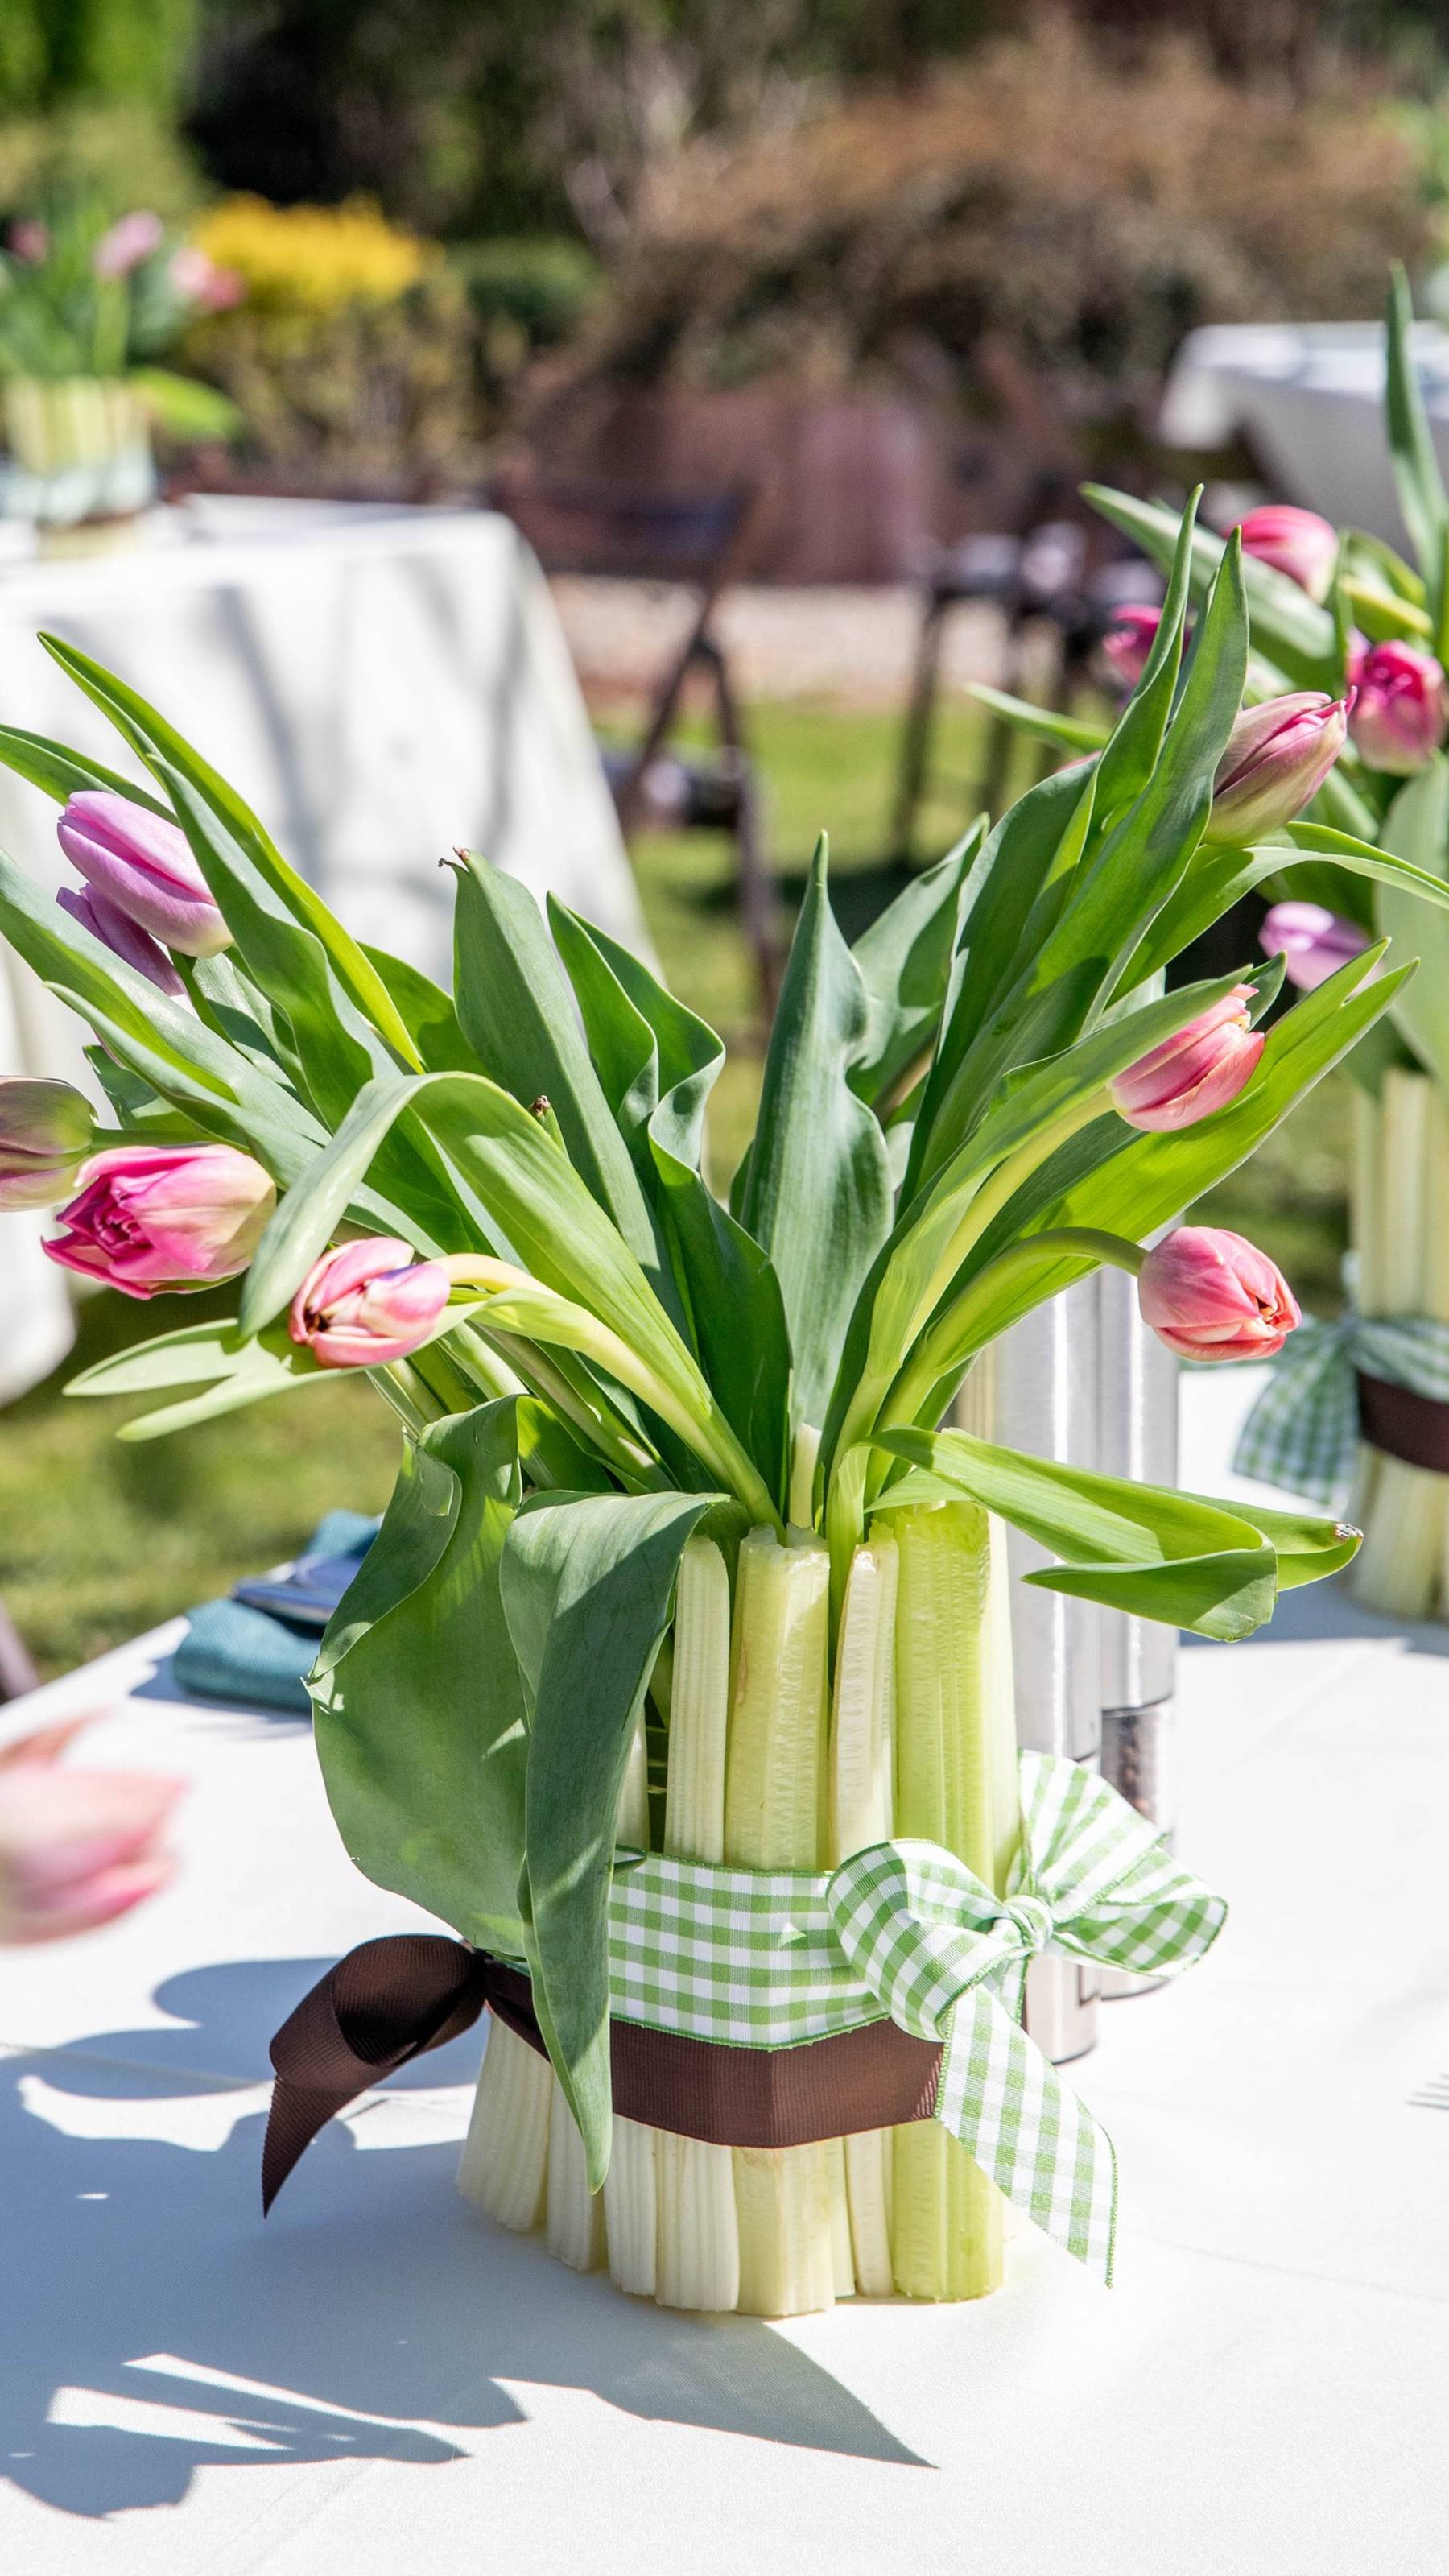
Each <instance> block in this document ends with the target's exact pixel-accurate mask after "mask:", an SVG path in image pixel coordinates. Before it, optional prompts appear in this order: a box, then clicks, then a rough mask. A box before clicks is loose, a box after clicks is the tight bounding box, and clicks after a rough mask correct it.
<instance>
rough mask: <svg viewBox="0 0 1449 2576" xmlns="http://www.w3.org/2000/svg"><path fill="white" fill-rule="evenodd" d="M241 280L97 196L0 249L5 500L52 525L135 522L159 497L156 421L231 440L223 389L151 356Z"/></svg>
mask: <svg viewBox="0 0 1449 2576" xmlns="http://www.w3.org/2000/svg"><path fill="white" fill-rule="evenodd" d="M240 292H241V281H240V280H239V279H238V278H236V277H234V276H233V275H232V273H231V272H230V271H228V270H226V269H224V268H222V267H220V266H218V264H217V263H216V262H215V261H213V260H212V259H210V258H209V257H208V256H207V255H206V253H205V252H204V251H202V250H201V249H199V248H197V247H196V246H195V245H194V244H188V243H184V242H176V241H173V240H171V239H169V238H168V236H167V233H166V229H165V227H164V225H163V224H162V222H161V219H160V217H159V216H158V215H154V214H151V213H149V212H147V211H145V210H144V209H141V208H138V209H136V210H135V211H134V212H132V213H130V214H125V215H122V216H120V217H119V218H118V219H117V220H116V221H115V222H108V221H107V219H106V216H105V213H104V210H103V208H102V207H101V205H100V204H99V202H98V201H97V200H96V199H94V198H93V197H91V196H90V195H87V194H84V193H79V192H72V193H68V194H63V195H58V196H57V197H56V198H55V200H54V202H53V203H52V204H51V205H50V206H48V207H47V208H46V209H45V211H44V212H42V213H37V214H34V215H31V216H28V217H26V218H25V219H24V220H22V221H20V222H18V223H15V224H13V225H12V226H11V228H10V233H9V236H8V240H7V243H6V246H5V249H4V250H3V251H0V405H3V417H4V426H5V437H6V443H7V445H8V447H9V450H10V464H9V467H8V470H7V472H6V475H5V481H4V487H3V489H4V506H5V508H6V510H7V511H8V512H9V514H10V515H11V516H18V517H24V518H31V519H34V520H36V521H38V522H39V523H40V524H41V525H42V526H50V527H61V528H64V527H71V526H74V525H76V524H78V523H79V522H82V521H91V520H112V521H115V520H122V521H123V520H126V519H128V518H131V517H134V515H135V514H136V512H138V511H139V510H142V509H144V508H145V506H146V505H147V503H148V502H149V501H150V500H151V499H152V498H153V497H154V494H155V488H156V478H155V470H154V467H153V464H152V460H151V444H150V431H151V425H152V423H153V422H157V423H159V424H160V425H161V426H162V427H163V428H164V429H166V430H168V431H171V432H173V433H174V434H175V435H177V436H179V437H183V438H218V437H229V436H231V435H232V434H233V432H234V431H235V428H236V426H237V419H238V415H237V413H236V411H235V409H234V407H233V405H232V404H231V403H230V402H229V401H228V400H227V399H226V397H225V396H224V395H221V394H218V393H217V392H215V391H214V389H213V388H211V387H210V386H207V385H202V384H198V383H197V382H196V381H195V380H194V379H193V378H191V377H188V376H181V375H176V374H173V373H172V372H171V371H170V370H169V369H167V368H164V367H161V366H158V365H157V364H156V363H155V361H156V360H157V359H158V358H159V357H160V356H161V355H162V353H163V352H164V351H165V350H166V349H168V348H169V347H170V346H171V343H172V342H173V341H174V340H175V339H176V338H177V337H178V335H179V334H180V332H181V331H182V330H183V329H184V328H185V326H186V325H187V323H188V322H190V321H191V320H192V318H193V317H194V316H195V315H196V314H197V313H199V312H203V311H217V310H220V309H221V308H222V307H223V306H224V305H226V304H229V303H231V302H234V301H235V299H236V297H237V295H238V294H239V293H240Z"/></svg>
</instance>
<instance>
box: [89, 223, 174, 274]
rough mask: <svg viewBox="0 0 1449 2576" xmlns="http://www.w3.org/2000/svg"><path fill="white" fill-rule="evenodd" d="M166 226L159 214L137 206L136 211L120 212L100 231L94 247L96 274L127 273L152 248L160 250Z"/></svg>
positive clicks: (148, 253)
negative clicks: (129, 213) (106, 230)
mask: <svg viewBox="0 0 1449 2576" xmlns="http://www.w3.org/2000/svg"><path fill="white" fill-rule="evenodd" d="M165 236H166V227H165V225H164V224H163V223H162V221H161V218H160V216H159V215H153V214H150V213H148V212H145V211H143V210H142V209H140V208H138V209H137V211H136V212H135V214H132V215H120V216H118V217H117V219H116V221H115V223H113V224H112V226H111V228H110V231H109V232H105V233H102V235H101V238H100V240H99V241H98V242H97V244H96V247H95V271H96V275H97V277H129V276H130V274H131V271H132V269H133V268H139V267H140V265H141V262H142V260H143V259H149V258H150V256H151V253H152V252H153V250H159V249H160V247H161V244H162V242H163V240H164V239H165Z"/></svg>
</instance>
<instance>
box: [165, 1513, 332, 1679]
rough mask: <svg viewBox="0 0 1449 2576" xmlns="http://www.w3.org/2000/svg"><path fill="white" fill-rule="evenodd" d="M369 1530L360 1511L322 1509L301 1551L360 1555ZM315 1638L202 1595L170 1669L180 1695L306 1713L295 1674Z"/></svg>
mask: <svg viewBox="0 0 1449 2576" xmlns="http://www.w3.org/2000/svg"><path fill="white" fill-rule="evenodd" d="M376 1531H377V1523H376V1521H375V1520H370V1519H369V1518H368V1517H367V1515H366V1514H365V1513H364V1512H329V1513H328V1514H327V1516H326V1518H325V1520H322V1521H319V1523H318V1525H317V1527H316V1529H315V1530H314V1531H313V1533H312V1536H311V1538H310V1539H309V1541H308V1543H307V1547H306V1549H305V1551H304V1553H305V1554H306V1555H307V1556H309V1557H319V1556H326V1557H353V1558H356V1559H358V1560H359V1561H360V1560H361V1558H362V1557H363V1556H364V1555H365V1553H366V1551H367V1549H368V1548H369V1547H370V1546H371V1544H372V1541H373V1538H374V1536H375V1535H376ZM319 1643H320V1640H319V1637H318V1633H317V1630H316V1628H315V1627H308V1628H301V1627H292V1626H291V1625H290V1624H289V1623H288V1621H287V1620H285V1619H278V1618H274V1617H272V1615H271V1614H270V1612H268V1611H265V1610H253V1609H251V1608H250V1607H249V1606H248V1605H247V1603H246V1602H244V1601H231V1600H225V1601H206V1602H203V1603H202V1605H201V1608H200V1609H199V1610H193V1611H192V1613H191V1625H190V1627H189V1628H188V1630H187V1632H186V1635H185V1636H184V1637H183V1638H182V1640H181V1643H180V1645H179V1646H178V1647H177V1649H176V1652H175V1655H174V1656H173V1658H172V1671H173V1673H174V1675H175V1679H176V1684H177V1687H178V1689H180V1690H182V1691H184V1692H185V1693H186V1696H187V1698H188V1699H220V1700H231V1701H233V1702H236V1703H239V1704H240V1705H241V1706H242V1707H244V1708H266V1709H276V1710H277V1711H278V1712H279V1713H280V1714H282V1715H284V1716H287V1717H307V1716H308V1715H310V1713H311V1702H310V1700H309V1699H308V1697H307V1692H306V1688H305V1685H304V1680H303V1676H304V1675H305V1674H307V1673H309V1672H310V1671H311V1669H312V1666H313V1664H314V1663H315V1661H316V1659H317V1648H318V1645H319Z"/></svg>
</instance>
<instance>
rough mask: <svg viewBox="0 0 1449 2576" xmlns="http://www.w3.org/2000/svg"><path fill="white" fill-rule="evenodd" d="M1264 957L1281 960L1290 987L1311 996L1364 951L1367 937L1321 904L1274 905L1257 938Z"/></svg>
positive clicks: (1354, 922)
mask: <svg viewBox="0 0 1449 2576" xmlns="http://www.w3.org/2000/svg"><path fill="white" fill-rule="evenodd" d="M1258 937H1259V941H1260V944H1261V946H1262V949H1263V953H1264V955H1265V956H1266V957H1281V958H1282V960H1283V966H1284V972H1285V974H1286V975H1287V978H1288V981H1289V983H1290V984H1292V985H1294V986H1295V987H1296V988H1297V990H1298V991H1299V992H1300V993H1312V992H1314V991H1316V990H1317V987H1318V986H1319V985H1320V984H1326V983H1327V981H1328V978H1329V976H1330V975H1336V974H1337V972H1338V969H1339V967H1340V966H1343V965H1345V964H1346V963H1347V961H1348V959H1349V958H1350V957H1357V956H1359V955H1360V954H1361V952H1362V951H1363V950H1364V949H1365V948H1367V946H1368V944H1369V935H1368V932H1367V931H1366V930H1360V928H1359V926H1358V923H1357V922H1356V921H1344V920H1342V919H1341V918H1340V916H1339V914H1338V913H1336V912H1330V911H1329V910H1328V909H1327V906H1326V905H1324V904H1321V903H1275V904H1274V906H1273V909H1272V911H1271V912H1270V913H1269V914H1268V917H1267V919H1266V920H1265V922H1264V924H1263V927H1262V929H1261V931H1260V932H1259V934H1258Z"/></svg>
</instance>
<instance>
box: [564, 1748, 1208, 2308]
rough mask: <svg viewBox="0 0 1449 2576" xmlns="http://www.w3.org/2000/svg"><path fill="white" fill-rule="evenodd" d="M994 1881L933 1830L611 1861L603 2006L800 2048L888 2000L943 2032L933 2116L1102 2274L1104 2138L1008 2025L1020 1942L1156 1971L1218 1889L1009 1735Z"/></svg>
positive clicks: (1108, 2149)
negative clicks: (817, 1847)
mask: <svg viewBox="0 0 1449 2576" xmlns="http://www.w3.org/2000/svg"><path fill="white" fill-rule="evenodd" d="M1020 1765H1021V1804H1022V1833H1021V1843H1020V1848H1019V1851H1018V1856H1017V1860H1016V1863H1015V1865H1014V1867H1013V1870H1012V1873H1011V1881H1010V1885H1009V1888H1008V1890H1007V1893H1006V1895H1005V1896H996V1895H995V1894H993V1892H992V1890H991V1889H990V1888H988V1887H986V1886H984V1885H983V1883H982V1881H981V1880H980V1879H979V1878H977V1877H976V1875H975V1873H974V1872H973V1871H972V1870H970V1869H968V1868H967V1867H966V1864H965V1862H964V1861H959V1860H957V1859H956V1858H955V1857H954V1856H953V1854H952V1853H950V1852H948V1851H943V1850H942V1849H941V1847H940V1846H939V1845H938V1844H936V1843H929V1842H913V1841H897V1842H886V1843H877V1844H875V1845H874V1846H873V1847H872V1848H871V1849H870V1850H868V1851H861V1852H857V1853H856V1854H855V1855H854V1857H853V1858H852V1859H850V1860H848V1861H845V1862H843V1863H842V1865H841V1866H840V1868H839V1869H837V1870H835V1871H833V1872H831V1873H830V1874H828V1875H826V1874H824V1873H822V1874H820V1875H815V1876H807V1875H805V1874H804V1873H798V1872H793V1871H783V1870H781V1871H768V1872H767V1871H759V1872H757V1871H752V1870H737V1869H719V1868H710V1867H706V1866H704V1865H703V1864H701V1863H697V1862H693V1861H680V1860H670V1859H667V1858H665V1857H663V1856H662V1855H660V1854H658V1853H650V1854H646V1855H643V1856H641V1857H640V1858H639V1859H638V1860H637V1861H633V1862H630V1863H628V1864H621V1866H620V1867H619V1868H618V1869H617V1870H616V1872H615V1876H614V1882H613V1893H612V1896H611V1900H610V1908H609V1965H610V2003H611V2010H612V2011H613V2012H614V2013H615V2014H616V2015H617V2016H618V2017H619V2018H620V2019H621V2020H624V2021H634V2022H644V2023H647V2024H649V2025H651V2026H652V2027H654V2028H656V2029H660V2030H668V2031H678V2032H681V2033H683V2034H684V2035H685V2036H686V2037H687V2038H691V2039H703V2040H714V2041H716V2042H718V2043H721V2044H723V2045H727V2046H733V2047H746V2048H793V2047H798V2046H799V2045H800V2044H801V2043H802V2042H804V2041H807V2040H813V2039H823V2038H826V2037H828V2036H829V2035H830V2034H831V2033H833V2032H837V2031H843V2030H850V2029H854V2028H857V2027H858V2026H859V2025H860V2024H861V2023H864V2022H871V2021H879V2020H881V2019H882V2018H889V2019H890V2020H892V2021H894V2022H896V2023H898V2024H899V2026H900V2027H901V2029H903V2030H907V2031H910V2032H912V2033H913V2034H914V2036H915V2037H917V2038H919V2039H928V2040H937V2041H940V2042H942V2043H943V2045H944V2055H943V2057H942V2061H941V2073H940V2079H939V2082H938V2085H937V2090H936V2100H935V2103H934V2105H933V2112H932V2116H933V2117H934V2118H935V2119H937V2120H939V2121H940V2122H941V2123H942V2125H943V2126H944V2127H945V2128H947V2129H949V2130H950V2131H951V2133H952V2134H953V2136H955V2137H957V2138H959V2139H960V2141H961V2143H962V2145H963V2146H964V2147H965V2148H966V2149H967V2151H968V2153H969V2154H970V2155H972V2156H973V2157H974V2158H975V2160H976V2162H977V2163H978V2164H979V2165H981V2166H982V2167H983V2168H984V2170H985V2171H986V2172H987V2173H988V2174H990V2175H991V2177H992V2179H993V2181H994V2182H996V2183H997V2184H998V2185H999V2186H1000V2188H1001V2190H1002V2191H1003V2192H1004V2193H1005V2194H1006V2196H1007V2198H1008V2199H1009V2200H1012V2201H1015V2203H1016V2204H1017V2206H1018V2207H1019V2208H1021V2209H1023V2210H1025V2212H1026V2214H1027V2216H1028V2217H1029V2218H1032V2219H1034V2220H1035V2222H1036V2224H1037V2225H1038V2226H1039V2227H1042V2228H1044V2229H1045V2230H1046V2232H1047V2234H1048V2235H1050V2236H1054V2237H1056V2238H1057V2240H1058V2242H1059V2243H1061V2244H1063V2245H1065V2246H1066V2247H1067V2248H1068V2250H1069V2252H1071V2253H1073V2254H1075V2255H1076V2256H1077V2257H1078V2258H1079V2260H1081V2261H1082V2262H1084V2263H1087V2264H1089V2265H1090V2266H1091V2267H1092V2268H1093V2269H1094V2270H1095V2271H1097V2272H1099V2273H1101V2275H1102V2277H1103V2278H1104V2279H1106V2280H1110V2279H1111V2276H1112V2245H1113V2237H1114V2232H1115V2226H1116V2198H1117V2168H1116V2158H1115V2155H1114V2154H1113V2150H1112V2143H1111V2140H1110V2139H1109V2138H1108V2136H1107V2134H1106V2131H1105V2130H1104V2129H1102V2128H1101V2127H1100V2126H1099V2124H1098V2123H1097V2121H1096V2120H1094V2119H1093V2117H1092V2115H1091V2113H1090V2111H1088V2110H1087V2108H1086V2106H1085V2104H1084V2103H1082V2102H1081V2101H1079V2100H1078V2099H1077V2097H1076V2095H1075V2094H1074V2093H1072V2092H1070V2091H1069V2090H1068V2088H1067V2087H1066V2086H1065V2085H1064V2084H1063V2083H1062V2081H1061V2079H1060V2077H1059V2076H1058V2074H1057V2072H1056V2069H1055V2068H1054V2067H1053V2066H1052V2065H1051V2063H1050V2061H1049V2060H1048V2059H1047V2058H1045V2057H1044V2056H1043V2055H1042V2053H1041V2051H1040V2049H1039V2048H1038V2047H1037V2046H1036V2044H1035V2042H1034V2041H1033V2040H1031V2039H1030V2038H1029V2037H1028V2036H1027V2034H1026V2032H1025V2031H1024V2030H1023V2029H1022V2028H1021V2026H1020V2016H1021V1999H1022V1991H1023V1986H1024V1982H1025V1975H1026V1966H1027V1962H1028V1960H1029V1959H1032V1958H1034V1957H1036V1956H1037V1955H1038V1953H1039V1952H1041V1951H1043V1950H1045V1949H1046V1948H1047V1947H1048V1946H1049V1945H1050V1946H1051V1947H1052V1948H1053V1949H1056V1950H1062V1951H1065V1952H1066V1953H1067V1954H1068V1956H1069V1957H1072V1958H1076V1959H1092V1960H1097V1961H1100V1962H1101V1963H1102V1964H1103V1965H1104V1966H1107V1967H1113V1968H1123V1969H1127V1970H1130V1971H1132V1972H1133V1973H1135V1974H1139V1975H1152V1976H1155V1977H1170V1976H1176V1975H1178V1974H1179V1973H1180V1972H1181V1971H1182V1970H1183V1969H1184V1968H1187V1967H1190V1966H1191V1964H1192V1962H1193V1961H1194V1960H1195V1959H1198V1958H1200V1957H1201V1956H1202V1953H1203V1952H1204V1951H1205V1950H1206V1949H1207V1948H1208V1946H1209V1944H1210V1943H1211V1942H1212V1941H1213V1940H1214V1939H1215V1938H1216V1936H1217V1934H1218V1932H1219V1930H1220V1929H1221V1927H1222V1923H1223V1918H1224V1915H1225V1914H1226V1911H1227V1909H1226V1906H1225V1905H1224V1903H1223V1900H1222V1899H1221V1897H1218V1896H1214V1895H1213V1894H1212V1893H1211V1891H1210V1890H1209V1889H1208V1888H1206V1887H1204V1886H1203V1885H1202V1883H1201V1881H1200V1880H1198V1879H1196V1878H1194V1877H1192V1876H1191V1874H1190V1873H1189V1872H1188V1871H1187V1870H1185V1869H1183V1868H1182V1867H1181V1866H1180V1864H1179V1863H1178V1862H1177V1861H1175V1860H1174V1859H1173V1858H1172V1856H1171V1854H1170V1853H1169V1852H1167V1851H1166V1850H1164V1848H1163V1845H1162V1843H1161V1841H1160V1840H1159V1838H1158V1836H1157V1835H1156V1834H1155V1833H1154V1832H1153V1829H1152V1827H1151V1826H1150V1825H1148V1824H1147V1823H1146V1822H1145V1821H1144V1819H1143V1818H1142V1817H1141V1816H1139V1815H1138V1814H1137V1813H1136V1812H1135V1810H1134V1809H1133V1808H1131V1807H1129V1806H1128V1805H1127V1804H1126V1802H1125V1801H1124V1800H1123V1799H1121V1798H1119V1797H1118V1795H1117V1793H1116V1791H1115V1790H1113V1789H1110V1788H1109V1787H1108V1785H1107V1783H1106V1781H1105V1780H1102V1779H1100V1778H1099V1777H1098V1776H1097V1774H1096V1773H1095V1772H1091V1771H1087V1770H1084V1769H1083V1767H1082V1766H1081V1764H1080V1763H1076V1762H1067V1761H1063V1760H1061V1759H1060V1758H1058V1757H1057V1756H1056V1755H1053V1754H1045V1753H1023V1754H1022V1755H1021V1757H1020Z"/></svg>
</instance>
